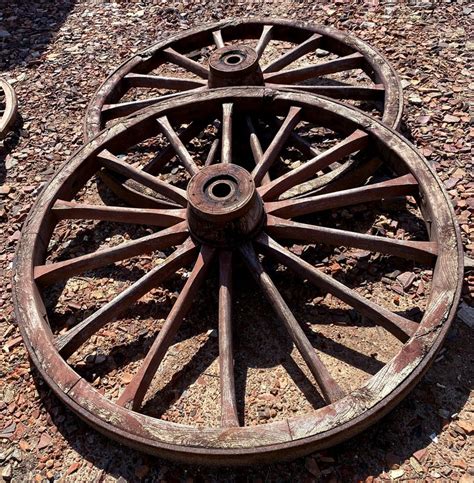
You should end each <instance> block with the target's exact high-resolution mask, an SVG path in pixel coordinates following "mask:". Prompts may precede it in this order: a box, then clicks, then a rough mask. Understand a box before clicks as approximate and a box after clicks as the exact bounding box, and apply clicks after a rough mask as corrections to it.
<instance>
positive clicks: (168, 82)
mask: <svg viewBox="0 0 474 483" xmlns="http://www.w3.org/2000/svg"><path fill="white" fill-rule="evenodd" d="M124 80H125V82H126V83H127V85H128V86H129V87H144V88H150V89H176V90H178V91H186V90H188V89H195V88H196V87H203V86H205V85H206V82H205V81H201V80H198V79H186V78H179V77H165V76H159V75H152V74H135V73H133V72H132V73H130V74H127V75H126V76H125V77H124Z"/></svg>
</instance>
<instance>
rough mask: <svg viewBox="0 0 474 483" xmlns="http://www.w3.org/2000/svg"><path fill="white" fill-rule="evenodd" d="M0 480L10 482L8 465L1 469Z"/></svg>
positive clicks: (10, 474)
mask: <svg viewBox="0 0 474 483" xmlns="http://www.w3.org/2000/svg"><path fill="white" fill-rule="evenodd" d="M1 475H2V478H3V479H5V480H10V479H11V477H12V465H11V464H8V465H6V466H4V467H3V468H2V473H1Z"/></svg>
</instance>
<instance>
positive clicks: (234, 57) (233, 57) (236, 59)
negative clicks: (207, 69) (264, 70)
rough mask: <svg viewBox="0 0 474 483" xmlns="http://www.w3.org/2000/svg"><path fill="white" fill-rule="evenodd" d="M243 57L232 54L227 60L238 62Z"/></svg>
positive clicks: (233, 62) (232, 62)
mask: <svg viewBox="0 0 474 483" xmlns="http://www.w3.org/2000/svg"><path fill="white" fill-rule="evenodd" d="M241 60H242V59H241V58H240V57H239V56H238V55H230V56H229V57H227V59H226V61H227V63H228V64H238V63H239V62H240V61H241Z"/></svg>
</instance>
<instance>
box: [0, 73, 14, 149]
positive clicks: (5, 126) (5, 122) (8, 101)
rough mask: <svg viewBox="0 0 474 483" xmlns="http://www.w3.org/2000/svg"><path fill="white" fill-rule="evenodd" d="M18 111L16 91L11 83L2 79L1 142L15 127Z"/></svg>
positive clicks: (0, 93)
mask: <svg viewBox="0 0 474 483" xmlns="http://www.w3.org/2000/svg"><path fill="white" fill-rule="evenodd" d="M17 109H18V103H17V98H16V94H15V91H14V90H13V87H12V86H11V84H10V83H8V82H7V81H6V80H5V79H2V78H1V77H0V140H1V139H4V138H5V136H6V135H7V134H8V132H9V131H10V129H11V127H12V126H13V124H14V122H15V119H16V114H17Z"/></svg>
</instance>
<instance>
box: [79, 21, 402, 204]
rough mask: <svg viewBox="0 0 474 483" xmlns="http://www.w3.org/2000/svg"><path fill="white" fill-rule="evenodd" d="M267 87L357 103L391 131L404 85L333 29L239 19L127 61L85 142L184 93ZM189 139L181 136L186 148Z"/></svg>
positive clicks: (104, 89) (131, 195)
mask: <svg viewBox="0 0 474 483" xmlns="http://www.w3.org/2000/svg"><path fill="white" fill-rule="evenodd" d="M264 84H265V85H266V86H268V87H272V88H278V89H283V88H290V89H298V90H300V91H304V92H308V93H313V94H319V95H324V96H328V97H332V98H335V99H341V100H344V101H345V102H351V103H355V104H356V106H357V107H359V108H362V109H365V110H369V111H370V112H371V113H372V114H374V115H375V114H376V113H377V111H379V113H380V115H381V117H382V120H383V121H384V122H385V123H386V124H387V125H389V126H390V127H394V128H395V129H397V128H398V127H399V124H400V120H401V115H402V110H403V95H402V88H401V85H400V81H399V79H398V77H397V74H396V72H395V71H394V69H393V68H392V66H391V65H390V64H389V62H388V61H387V59H386V58H385V57H384V56H383V55H382V54H381V53H379V52H378V51H377V50H376V49H374V48H373V47H371V46H369V45H368V44H366V43H365V42H363V41H362V40H360V39H358V38H356V37H354V36H352V35H349V34H347V33H343V32H340V31H338V30H336V29H333V28H330V27H325V26H315V25H311V24H307V23H300V22H294V21H289V20H269V19H240V20H227V21H223V22H219V23H215V24H211V25H207V26H205V27H200V28H197V29H193V30H187V31H186V32H184V33H182V34H179V35H176V36H173V37H170V38H169V39H166V40H164V41H162V42H160V43H158V44H156V45H154V46H153V47H151V48H149V49H148V50H146V51H143V52H140V53H137V54H136V55H134V56H133V57H131V58H130V59H128V60H127V61H125V62H124V63H123V64H122V65H121V66H120V67H119V68H118V69H117V70H115V72H113V73H112V74H111V75H110V76H109V77H108V79H107V80H106V81H105V82H104V83H103V84H102V85H101V87H100V88H99V89H98V91H97V92H96V94H95V96H94V97H93V99H92V100H91V102H90V104H89V107H88V109H87V113H86V117H85V132H86V137H89V138H90V137H92V136H94V135H95V134H97V133H98V132H99V130H100V129H101V128H103V127H104V126H105V125H106V123H107V121H111V120H116V119H118V118H122V117H123V116H126V115H129V114H132V113H134V112H137V111H138V110H139V109H142V108H143V107H146V106H149V105H151V104H154V103H156V102H157V101H159V100H163V99H167V98H170V97H174V96H176V95H180V94H181V93H183V92H186V91H188V92H200V91H203V90H206V89H208V88H214V87H225V86H247V85H264ZM192 134H193V133H192V132H189V131H186V132H184V133H183V134H182V137H183V141H185V140H186V139H187V138H188V137H189V136H192ZM351 167H352V165H351V164H350V163H348V164H347V165H345V166H341V167H338V169H331V168H330V167H328V168H327V169H326V172H327V174H326V176H325V177H323V178H320V179H319V180H318V184H317V185H316V186H315V187H314V188H320V187H322V186H324V185H325V184H327V183H328V182H330V181H331V180H332V179H334V178H335V177H341V176H343V175H344V174H346V176H347V174H349V175H350V172H351ZM366 169H370V167H367V168H366ZM348 172H349V173H348ZM104 180H105V181H106V183H107V184H109V185H110V186H111V187H113V188H114V190H115V192H116V193H117V194H119V195H120V196H121V197H122V198H123V199H125V200H127V202H128V203H130V204H132V205H133V206H146V202H145V204H143V203H144V200H143V197H142V196H141V192H140V190H139V189H138V187H137V186H134V185H133V183H130V182H129V181H128V180H127V178H126V177H124V176H118V175H116V174H115V175H113V174H112V173H108V175H107V177H106V178H104Z"/></svg>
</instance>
